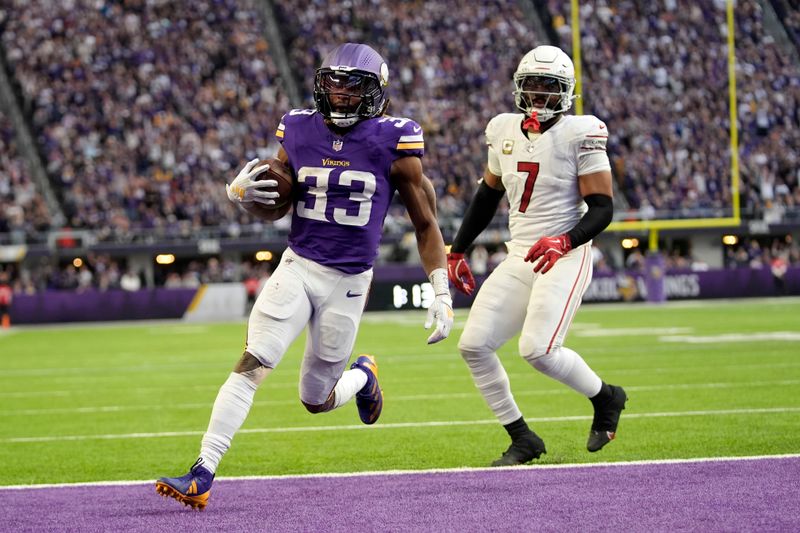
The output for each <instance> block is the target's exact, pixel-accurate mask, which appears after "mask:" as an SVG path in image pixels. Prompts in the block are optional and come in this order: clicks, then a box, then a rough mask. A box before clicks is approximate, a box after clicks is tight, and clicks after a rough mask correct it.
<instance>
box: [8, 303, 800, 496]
mask: <svg viewBox="0 0 800 533" xmlns="http://www.w3.org/2000/svg"><path fill="white" fill-rule="evenodd" d="M799 317H800V299H775V300H740V301H718V302H706V303H702V302H691V303H674V304H673V303H671V304H667V305H664V306H660V307H654V306H649V305H644V304H639V305H602V306H598V305H594V306H588V305H587V306H584V307H583V308H582V309H581V311H580V312H579V314H578V316H577V318H576V319H575V322H574V324H573V326H572V329H571V332H570V334H569V336H568V338H567V342H566V345H567V346H569V347H571V348H572V349H574V350H576V351H577V352H579V353H580V354H581V355H583V357H584V358H585V359H586V361H587V362H588V363H589V364H590V365H591V366H592V367H593V368H594V369H595V370H596V371H597V372H598V373H599V374H600V376H601V377H603V378H604V379H605V380H606V381H608V382H610V383H614V384H619V385H623V386H624V387H625V388H626V390H627V392H628V396H629V401H628V408H627V409H626V410H625V411H624V413H623V416H622V419H621V422H620V427H619V431H618V434H617V440H616V441H614V442H613V443H611V444H609V445H608V446H607V447H606V448H605V449H603V450H602V451H601V452H599V453H596V454H589V453H588V452H587V451H586V449H585V443H586V436H587V433H588V429H589V425H590V422H591V414H592V410H591V405H590V403H589V402H588V401H587V400H586V399H585V398H583V397H581V396H579V395H578V394H577V393H575V392H573V391H571V390H569V389H567V388H566V387H565V386H563V385H561V384H560V383H557V382H555V381H552V380H550V379H549V378H546V377H545V376H543V375H541V374H539V373H538V372H537V371H535V370H534V369H533V368H531V367H530V366H529V365H528V363H526V362H525V361H524V360H522V359H521V358H520V357H519V356H518V355H517V354H516V347H517V343H516V340H512V341H511V342H509V343H508V344H507V345H506V346H505V347H504V348H503V349H502V350H501V352H500V356H501V359H502V360H503V362H504V364H505V366H506V369H507V370H508V373H509V376H510V379H511V385H512V389H513V391H514V393H515V397H516V399H517V401H518V403H519V405H520V408H521V409H522V411H523V413H524V414H525V417H526V419H527V420H528V422H529V424H530V425H531V427H532V428H533V429H534V430H535V431H536V432H537V433H539V435H540V436H541V437H542V438H543V439H544V440H545V442H546V444H547V449H548V453H547V455H544V456H543V457H542V459H541V460H540V461H539V462H540V463H543V464H566V463H591V462H601V461H630V460H652V459H680V458H694V457H727V456H748V455H772V454H786V453H798V452H800V443H799V442H798V439H797V437H798V428H800V318H799ZM465 318H466V310H463V309H461V310H457V322H456V326H457V327H456V328H455V330H454V331H453V333H452V335H451V337H450V338H449V339H447V340H445V341H443V342H442V343H440V344H437V345H433V346H428V345H426V344H425V339H426V337H427V334H428V333H427V332H426V331H425V330H424V329H423V328H422V323H423V322H424V319H425V314H424V312H422V311H418V312H405V313H375V314H367V315H366V316H365V318H364V321H363V323H362V326H361V330H360V332H359V338H358V340H357V343H356V353H361V352H367V353H372V354H375V355H377V357H378V362H379V365H380V381H381V386H382V388H383V389H384V394H385V404H384V410H383V415H382V416H381V419H380V421H379V422H378V423H377V424H376V425H375V426H372V427H367V426H363V425H362V424H361V423H360V422H359V419H358V415H357V411H356V408H355V404H353V403H351V404H348V405H345V406H344V407H342V408H341V409H338V410H337V411H335V412H332V413H326V414H320V415H312V414H309V413H307V412H306V410H305V409H304V408H303V407H302V405H301V404H300V402H299V400H298V398H297V396H298V393H297V381H298V372H299V363H300V357H301V354H302V348H303V341H302V340H298V341H297V342H296V343H295V344H294V345H293V346H292V347H291V349H290V350H289V352H288V353H287V355H286V357H285V358H284V360H283V362H282V363H281V365H280V366H279V367H278V368H277V370H276V371H275V372H274V373H273V374H272V375H271V376H270V377H269V378H268V379H267V381H265V382H264V384H263V385H262V386H261V388H260V390H259V391H258V393H257V395H256V400H255V404H254V407H253V409H252V411H251V412H250V417H249V418H248V419H247V421H246V422H245V425H244V426H243V429H242V431H241V432H240V433H239V434H238V435H237V436H236V438H235V439H234V442H233V447H232V448H231V451H230V452H229V453H228V455H227V456H226V457H225V459H224V461H223V462H222V464H221V465H220V469H219V471H218V472H219V475H220V476H223V477H228V476H246V475H271V474H301V473H323V472H357V471H381V470H395V469H430V468H450V467H462V466H466V467H472V466H476V467H477V466H486V465H488V463H490V462H491V461H492V460H493V459H495V458H496V457H497V456H499V455H500V453H501V452H502V451H503V450H504V449H505V448H506V446H507V444H508V443H507V438H508V437H507V436H506V434H505V432H504V430H503V429H502V428H501V427H500V426H499V424H498V423H497V422H496V421H495V420H494V419H493V416H492V414H491V412H490V411H489V410H488V408H487V407H486V406H485V404H484V402H483V399H482V398H481V396H480V395H479V393H478V392H477V390H476V389H475V388H474V386H473V384H472V380H471V377H470V375H469V372H468V370H467V367H466V365H465V364H464V363H463V361H462V360H461V357H460V355H459V354H458V350H457V347H456V346H457V340H458V336H459V334H460V332H461V328H462V326H463V322H464V319H465ZM244 334H245V324H244V322H241V323H225V324H184V323H178V322H163V323H154V322H150V323H142V324H108V325H99V326H97V325H87V326H81V325H74V326H62V327H31V328H14V329H12V330H10V331H8V332H0V406H2V407H0V465H1V466H2V467H0V485H26V484H44V483H69V482H85V481H104V480H147V479H155V478H157V477H160V476H164V475H180V474H183V473H185V471H186V470H187V469H188V467H189V466H190V465H191V464H192V462H193V461H194V459H195V458H196V456H197V452H198V450H199V444H200V438H201V436H202V433H203V431H204V430H205V428H206V424H207V422H208V416H209V413H210V409H211V405H212V403H213V401H214V398H215V396H216V393H217V390H218V388H219V386H220V385H221V384H222V383H223V382H224V381H225V379H226V377H227V375H228V373H229V372H230V370H231V368H232V367H233V365H234V363H235V362H236V360H237V359H238V357H239V355H240V354H241V351H242V347H243V339H244Z"/></svg>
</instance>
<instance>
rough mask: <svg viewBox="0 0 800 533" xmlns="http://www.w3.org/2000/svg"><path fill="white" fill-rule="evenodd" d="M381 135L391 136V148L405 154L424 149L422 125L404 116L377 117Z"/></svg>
mask: <svg viewBox="0 0 800 533" xmlns="http://www.w3.org/2000/svg"><path fill="white" fill-rule="evenodd" d="M378 124H379V125H380V132H381V135H386V137H387V138H391V142H392V144H393V145H394V146H393V148H394V150H396V151H397V152H400V153H406V154H407V155H420V154H421V152H422V151H424V150H425V138H424V135H423V132H422V126H420V125H419V124H417V123H416V122H414V121H413V120H411V119H410V118H404V117H390V116H385V117H380V118H379V119H378Z"/></svg>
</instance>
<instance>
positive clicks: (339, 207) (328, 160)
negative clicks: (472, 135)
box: [275, 109, 425, 274]
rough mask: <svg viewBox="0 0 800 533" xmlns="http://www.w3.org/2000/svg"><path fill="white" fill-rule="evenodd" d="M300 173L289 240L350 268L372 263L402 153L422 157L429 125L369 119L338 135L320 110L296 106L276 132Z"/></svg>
mask: <svg viewBox="0 0 800 533" xmlns="http://www.w3.org/2000/svg"><path fill="white" fill-rule="evenodd" d="M275 135H276V136H277V137H278V140H279V141H280V142H281V144H282V145H283V149H284V151H285V152H286V154H287V155H288V156H289V165H290V166H291V167H292V169H293V170H294V173H295V176H296V180H297V182H296V191H295V193H294V200H293V201H294V212H293V214H292V227H291V230H290V232H289V246H290V247H291V248H292V250H294V251H295V252H296V253H298V254H299V255H301V256H303V257H305V258H307V259H311V260H313V261H316V262H317V263H320V264H322V265H325V266H328V267H331V268H335V269H337V270H339V271H341V272H344V273H345V274H358V273H360V272H364V271H366V270H368V269H370V268H371V267H372V264H373V262H374V261H375V258H376V257H377V255H378V245H379V244H380V240H381V233H382V230H383V221H384V218H386V213H387V211H388V210H389V205H390V203H391V200H392V196H393V195H394V192H395V186H394V185H393V184H392V182H391V180H390V178H389V173H390V170H391V168H392V163H394V161H395V160H396V159H399V158H401V157H406V156H416V157H422V154H423V152H424V146H425V145H424V141H423V137H422V128H421V127H420V126H419V125H418V124H417V123H416V122H414V121H412V120H409V119H406V118H397V117H378V118H372V119H368V120H362V121H360V122H358V123H357V124H356V125H355V126H353V127H351V128H350V129H349V130H347V132H346V133H345V134H344V135H337V134H336V133H334V132H333V131H331V130H330V129H329V128H328V127H327V126H326V125H325V122H324V119H323V117H322V116H321V115H320V114H319V113H317V112H316V111H315V110H313V109H293V110H292V111H290V112H289V113H287V114H286V115H284V116H283V119H282V120H281V123H280V125H279V126H278V131H277V132H276V133H275Z"/></svg>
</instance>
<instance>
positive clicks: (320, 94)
mask: <svg viewBox="0 0 800 533" xmlns="http://www.w3.org/2000/svg"><path fill="white" fill-rule="evenodd" d="M388 84H389V67H388V66H387V64H386V61H384V60H383V58H382V57H381V55H380V54H379V53H378V52H376V51H375V50H373V49H372V48H370V47H369V46H367V45H365V44H355V43H345V44H342V45H339V46H337V47H336V48H334V49H333V50H332V51H331V52H330V53H329V54H328V55H327V56H325V59H324V60H323V61H322V65H321V66H320V68H318V69H317V73H316V76H315V77H314V103H315V104H316V108H317V110H318V111H319V112H320V114H322V116H324V117H325V118H327V119H329V120H330V121H331V122H333V123H334V124H335V125H337V126H340V127H348V126H352V125H353V124H355V123H356V122H358V121H359V120H362V119H368V118H373V117H378V116H380V115H382V114H383V113H384V111H386V106H387V105H388V104H389V99H388V98H387V96H386V87H387V85H388Z"/></svg>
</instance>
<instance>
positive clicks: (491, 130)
mask: <svg viewBox="0 0 800 533" xmlns="http://www.w3.org/2000/svg"><path fill="white" fill-rule="evenodd" d="M522 117H523V115H522V113H500V114H499V115H496V116H495V117H494V118H493V119H492V120H490V121H489V123H488V124H487V125H486V144H488V145H490V146H491V145H492V144H493V142H494V141H495V140H496V139H497V138H498V137H499V136H500V135H502V133H503V132H505V131H508V130H509V128H510V127H512V126H513V125H514V124H516V125H517V127H519V126H518V125H519V124H520V123H521V122H522Z"/></svg>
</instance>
